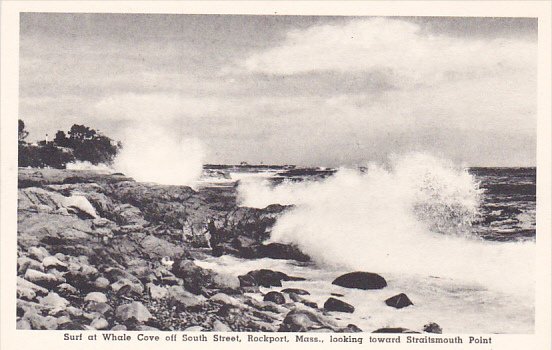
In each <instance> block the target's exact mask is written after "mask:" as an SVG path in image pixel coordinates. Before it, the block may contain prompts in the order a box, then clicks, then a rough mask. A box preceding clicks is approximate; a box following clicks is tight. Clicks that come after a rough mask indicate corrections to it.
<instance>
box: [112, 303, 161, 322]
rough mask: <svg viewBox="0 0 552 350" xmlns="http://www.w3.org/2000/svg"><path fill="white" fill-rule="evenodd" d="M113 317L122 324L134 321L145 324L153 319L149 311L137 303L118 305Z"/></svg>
mask: <svg viewBox="0 0 552 350" xmlns="http://www.w3.org/2000/svg"><path fill="white" fill-rule="evenodd" d="M115 316H116V317H117V319H119V320H121V321H123V322H125V321H128V320H131V319H135V320H136V321H137V322H139V323H142V322H146V321H148V320H150V319H151V318H153V316H152V315H151V313H150V312H149V310H148V309H147V308H146V307H145V306H144V304H142V303H141V302H139V301H133V302H132V303H130V304H123V305H120V306H119V307H118V308H117V310H116V311H115Z"/></svg>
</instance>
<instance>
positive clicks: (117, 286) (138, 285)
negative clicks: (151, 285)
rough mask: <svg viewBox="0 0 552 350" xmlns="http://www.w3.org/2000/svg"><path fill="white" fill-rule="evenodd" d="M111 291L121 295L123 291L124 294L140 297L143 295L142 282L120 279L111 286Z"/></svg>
mask: <svg viewBox="0 0 552 350" xmlns="http://www.w3.org/2000/svg"><path fill="white" fill-rule="evenodd" d="M127 286H128V287H127ZM124 287H126V288H124ZM123 288H124V289H123ZM111 289H112V290H113V291H114V292H115V293H119V294H121V293H122V292H123V291H125V294H126V293H127V292H131V293H133V294H136V295H142V294H143V293H144V285H143V284H142V282H140V281H138V282H135V281H132V280H129V279H126V278H123V279H120V280H118V281H117V282H115V283H113V284H111Z"/></svg>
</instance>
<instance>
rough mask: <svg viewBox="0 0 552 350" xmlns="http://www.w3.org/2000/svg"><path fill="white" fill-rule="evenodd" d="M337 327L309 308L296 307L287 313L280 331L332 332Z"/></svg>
mask: <svg viewBox="0 0 552 350" xmlns="http://www.w3.org/2000/svg"><path fill="white" fill-rule="evenodd" d="M336 328H337V327H336V326H335V324H332V323H330V322H329V320H326V319H325V318H324V317H323V316H322V315H318V314H316V313H314V312H311V311H307V310H301V309H295V310H292V311H290V312H289V313H288V314H287V315H286V317H285V318H284V320H283V321H282V324H281V325H280V329H279V331H280V332H309V331H315V330H316V331H319V330H327V331H328V332H332V331H335V330H336Z"/></svg>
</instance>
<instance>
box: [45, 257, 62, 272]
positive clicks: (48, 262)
mask: <svg viewBox="0 0 552 350" xmlns="http://www.w3.org/2000/svg"><path fill="white" fill-rule="evenodd" d="M42 266H44V268H45V269H50V268H55V269H58V270H65V269H67V264H66V263H64V262H63V261H61V260H59V259H58V258H56V257H55V256H47V257H45V258H44V259H42Z"/></svg>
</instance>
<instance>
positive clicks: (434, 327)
mask: <svg viewBox="0 0 552 350" xmlns="http://www.w3.org/2000/svg"><path fill="white" fill-rule="evenodd" d="M424 332H426V333H435V334H442V333H443V329H442V328H441V326H439V325H438V324H437V323H435V322H430V323H428V324H426V325H424Z"/></svg>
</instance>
